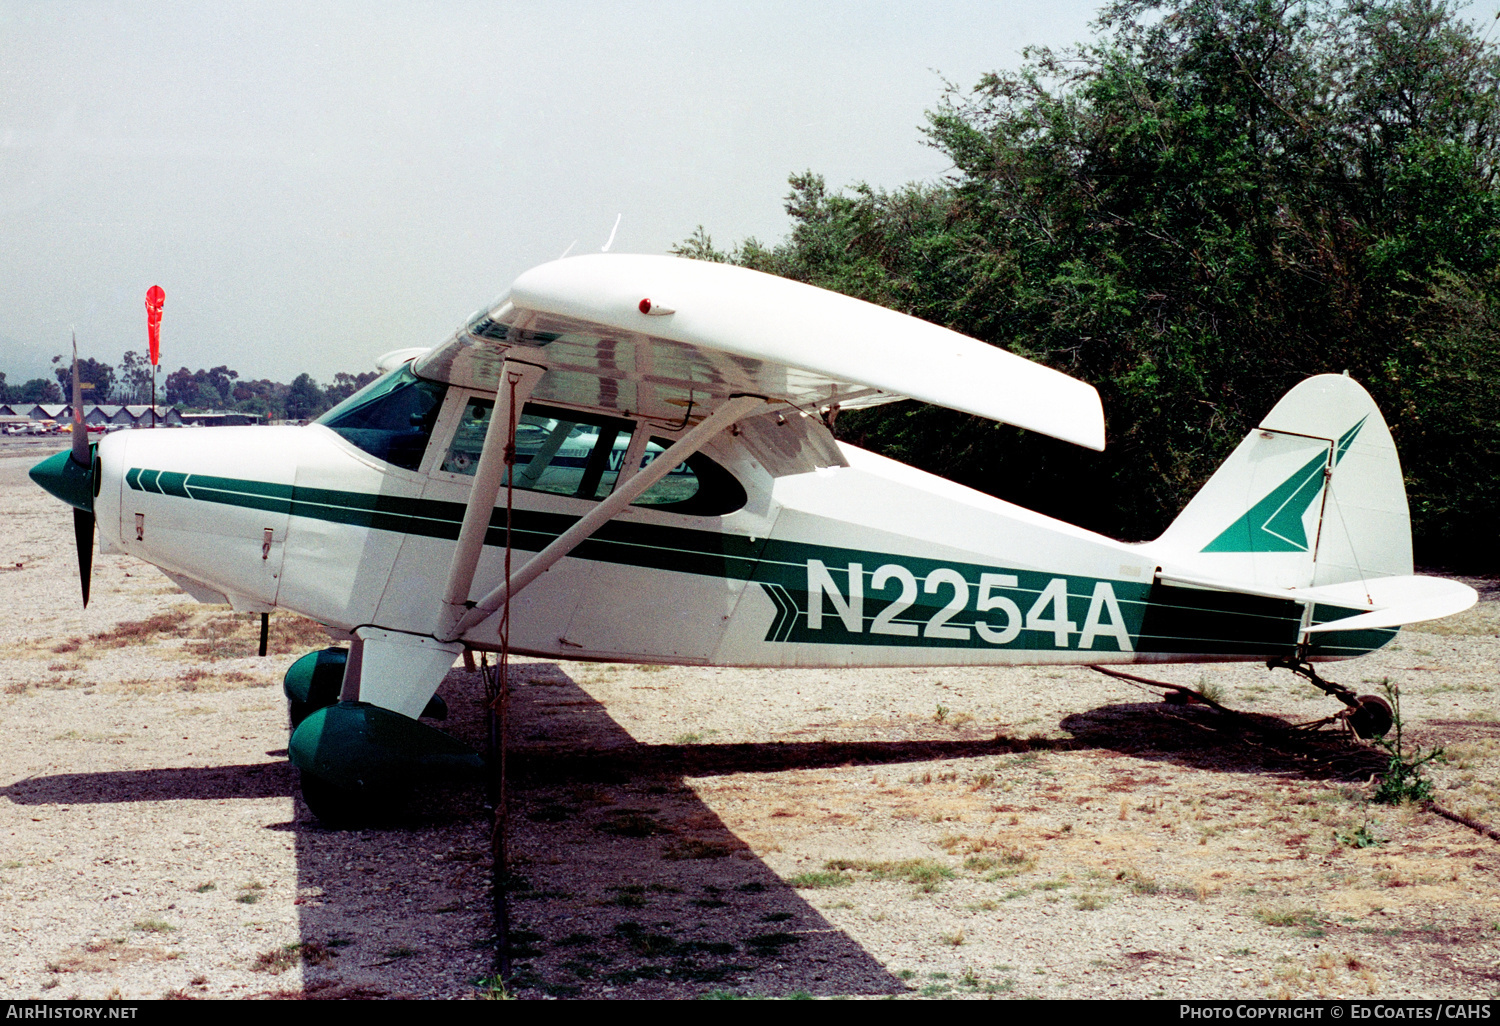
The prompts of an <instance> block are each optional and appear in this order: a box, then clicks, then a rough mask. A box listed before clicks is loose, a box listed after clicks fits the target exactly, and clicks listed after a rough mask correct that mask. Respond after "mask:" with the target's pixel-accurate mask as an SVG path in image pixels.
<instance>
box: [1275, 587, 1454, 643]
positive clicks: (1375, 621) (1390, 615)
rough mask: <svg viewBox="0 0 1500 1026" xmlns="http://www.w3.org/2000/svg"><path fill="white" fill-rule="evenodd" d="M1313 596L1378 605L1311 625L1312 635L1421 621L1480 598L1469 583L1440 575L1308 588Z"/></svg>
mask: <svg viewBox="0 0 1500 1026" xmlns="http://www.w3.org/2000/svg"><path fill="white" fill-rule="evenodd" d="M1314 596H1315V597H1316V599H1317V601H1319V602H1328V603H1332V604H1336V605H1341V606H1354V607H1355V608H1359V607H1365V608H1368V607H1370V606H1371V605H1373V606H1375V607H1376V608H1375V609H1373V610H1372V611H1371V612H1368V613H1360V614H1358V615H1357V616H1349V617H1345V618H1344V619H1342V620H1334V621H1331V622H1329V623H1320V624H1317V625H1316V626H1313V627H1309V628H1308V632H1309V633H1311V634H1319V633H1322V632H1324V631H1360V630H1372V629H1374V628H1376V627H1400V626H1402V625H1404V624H1408V623H1421V622H1422V621H1423V620H1436V619H1438V618H1440V617H1444V616H1452V615H1453V614H1454V613H1462V612H1463V611H1464V610H1465V609H1468V608H1469V607H1470V606H1472V605H1473V604H1474V603H1476V602H1478V601H1479V593H1478V592H1477V591H1475V590H1474V589H1473V588H1471V587H1469V586H1468V585H1467V584H1461V583H1459V582H1458V581H1448V580H1444V579H1443V578H1441V577H1381V578H1377V579H1375V580H1371V581H1367V582H1359V581H1350V582H1348V583H1346V584H1335V585H1328V586H1326V587H1322V588H1309V589H1307V591H1306V592H1305V593H1304V594H1303V598H1304V599H1306V598H1308V597H1314Z"/></svg>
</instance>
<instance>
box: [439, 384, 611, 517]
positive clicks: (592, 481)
mask: <svg viewBox="0 0 1500 1026" xmlns="http://www.w3.org/2000/svg"><path fill="white" fill-rule="evenodd" d="M494 409H495V403H494V401H493V400H491V399H480V398H478V397H471V398H470V399H469V402H468V405H467V406H465V407H464V413H463V417H462V419H461V420H460V421H459V426H458V430H457V431H456V432H455V433H454V436H453V441H452V443H450V444H449V446H448V452H447V454H446V455H445V456H444V457H443V463H442V467H441V469H443V470H445V471H447V472H448V473H450V474H473V473H474V471H475V468H476V467H477V466H478V464H479V454H480V453H481V452H482V451H483V449H484V436H485V434H486V433H487V432H488V431H489V427H490V416H491V414H492V413H493V412H494ZM634 428H635V424H634V423H633V422H631V421H628V420H620V419H619V418H616V417H605V416H601V415H598V414H587V413H578V412H576V411H573V410H558V409H553V408H551V407H547V406H539V405H536V404H531V403H528V404H527V405H526V406H525V407H523V408H522V410H521V416H520V417H519V418H518V419H517V421H516V470H515V474H516V482H515V486H516V487H517V488H524V489H526V490H528V491H533V492H551V493H552V494H553V495H571V496H573V497H575V498H579V499H602V498H604V497H605V496H606V495H608V494H609V492H610V489H612V488H614V486H615V479H616V478H618V477H619V474H620V462H621V460H620V457H623V455H624V452H625V447H626V446H628V445H629V444H630V435H631V432H632V431H633V430H634ZM616 450H618V455H617V454H616ZM502 487H503V481H502Z"/></svg>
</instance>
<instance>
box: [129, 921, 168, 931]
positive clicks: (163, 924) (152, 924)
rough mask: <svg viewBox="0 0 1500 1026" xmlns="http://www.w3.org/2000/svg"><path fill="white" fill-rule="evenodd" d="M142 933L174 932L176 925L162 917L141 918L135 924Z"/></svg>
mask: <svg viewBox="0 0 1500 1026" xmlns="http://www.w3.org/2000/svg"><path fill="white" fill-rule="evenodd" d="M135 928H136V929H137V930H139V931H141V932H142V933H176V932H177V927H175V926H173V925H172V924H171V923H169V922H167V921H166V920H164V919H142V920H140V921H139V922H137V923H136V924H135Z"/></svg>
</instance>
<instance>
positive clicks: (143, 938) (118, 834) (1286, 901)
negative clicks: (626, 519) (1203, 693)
mask: <svg viewBox="0 0 1500 1026" xmlns="http://www.w3.org/2000/svg"><path fill="white" fill-rule="evenodd" d="M37 458H38V455H37V454H35V453H30V452H28V453H26V454H25V455H24V456H13V457H12V458H5V450H4V449H3V448H0V514H3V516H4V518H5V523H6V525H7V530H6V532H5V536H4V539H3V542H0V545H3V548H0V573H3V574H4V576H0V582H3V583H4V584H6V585H8V588H7V589H6V592H5V594H6V596H7V599H8V601H6V602H5V603H4V604H3V605H0V644H3V645H4V646H5V649H4V650H5V654H6V661H5V674H4V680H3V682H0V683H3V693H0V719H3V723H4V727H5V731H6V740H7V744H6V745H5V747H4V749H3V750H0V838H3V844H0V995H3V996H4V997H6V998H20V997H71V996H75V995H76V996H80V997H87V998H94V997H106V996H110V995H119V996H123V997H127V998H150V997H161V996H164V995H170V996H183V997H220V998H222V997H314V998H317V997H323V998H327V997H397V996H416V997H443V998H469V997H476V996H481V995H483V994H485V993H487V992H486V991H484V990H482V989H481V988H479V987H477V986H476V985H475V981H477V980H480V979H481V978H483V977H485V976H487V975H488V974H489V972H490V958H491V956H490V952H489V951H488V950H487V948H486V941H487V938H489V937H490V936H491V934H492V932H493V928H492V925H491V923H490V919H489V896H488V886H489V880H490V875H489V840H488V829H489V813H488V811H487V810H486V807H485V805H484V800H485V799H484V794H483V792H482V790H480V789H478V788H477V787H476V788H468V789H464V788H457V789H447V790H436V789H430V790H421V791H418V792H416V793H414V794H413V795H411V796H410V798H409V800H408V801H407V803H406V806H405V808H404V810H402V811H400V812H398V813H394V814H393V817H392V819H391V821H390V822H389V823H387V824H385V825H384V826H383V827H382V828H381V829H371V830H364V831H353V832H337V831H328V830H324V829H322V828H321V827H319V826H318V825H317V823H316V821H315V820H314V819H313V817H312V816H311V814H310V813H309V812H308V811H307V809H306V807H305V806H304V805H302V804H301V802H300V800H299V799H298V798H297V797H296V780H295V774H294V773H293V772H292V771H291V770H290V769H289V768H288V766H287V763H286V759H285V746H286V736H287V735H286V712H285V706H284V702H283V699H282V696H281V692H280V688H279V686H278V685H279V681H280V677H281V674H282V672H283V671H284V669H285V667H286V665H288V664H289V663H290V661H291V660H292V659H293V658H295V656H296V655H298V654H300V653H302V652H304V651H308V650H310V649H312V648H317V647H321V646H322V645H323V644H325V643H326V642H325V641H324V640H323V636H322V634H321V632H320V630H319V629H318V628H317V627H316V625H314V624H311V623H309V622H308V621H305V620H302V619H300V618H297V617H292V616H281V615H277V616H274V617H273V618H272V628H273V630H272V649H273V654H272V655H271V656H270V657H268V658H266V659H259V658H256V657H255V656H254V654H253V646H254V643H255V628H256V624H255V621H254V619H253V618H250V617H239V616H236V615H235V614H233V613H232V612H230V611H229V610H228V609H226V608H224V607H216V606H202V605H198V604H196V603H193V602H191V600H189V599H188V598H187V596H185V595H183V594H182V593H181V592H179V591H178V590H177V589H176V588H175V587H174V586H172V585H171V583H170V582H168V581H167V580H166V579H165V578H163V577H162V576H161V575H160V574H159V573H157V572H156V571H154V570H153V569H151V568H150V567H147V566H145V565H143V564H140V563H138V562H135V561H133V560H129V559H125V558H122V557H109V556H106V557H99V558H98V559H97V560H96V566H95V571H94V586H93V595H94V597H93V601H92V602H91V604H90V607H89V609H88V610H87V611H83V610H81V609H79V606H78V582H77V571H76V564H75V561H74V556H73V552H72V537H71V530H70V523H71V521H70V519H69V517H68V515H67V511H66V509H64V508H62V507H60V506H59V505H58V504H57V503H56V502H54V501H53V500H51V499H50V498H49V497H47V496H46V495H44V494H43V493H42V492H41V491H40V490H39V489H36V488H35V487H33V486H32V485H31V484H30V483H29V482H28V481H27V480H26V478H25V471H26V469H27V468H29V466H30V465H31V464H32V463H34V462H35V461H36V459H37ZM1473 583H1475V584H1476V585H1477V586H1479V587H1481V588H1482V589H1483V590H1484V592H1485V595H1486V598H1485V601H1484V602H1483V603H1482V604H1481V605H1480V606H1479V607H1477V608H1476V609H1475V610H1472V611H1470V612H1469V613H1466V614H1464V615H1462V616H1460V617H1455V618H1452V619H1450V620H1446V621H1442V622H1439V623H1437V624H1432V625H1427V629H1426V630H1425V631H1420V632H1419V631H1415V630H1407V631H1404V632H1402V634H1401V635H1400V636H1399V637H1398V638H1397V640H1396V642H1395V643H1394V644H1393V645H1391V646H1388V647H1387V648H1386V649H1385V650H1383V651H1382V652H1380V653H1378V654H1376V655H1374V656H1370V657H1367V658H1365V659H1362V660H1359V661H1356V662H1350V663H1343V664H1335V665H1333V666H1331V667H1329V668H1328V671H1327V672H1328V675H1329V676H1331V677H1332V678H1333V679H1335V680H1339V681H1341V682H1344V683H1348V684H1351V685H1354V686H1359V687H1360V689H1361V690H1374V689H1375V686H1376V685H1377V684H1378V682H1379V681H1381V680H1383V679H1389V680H1390V681H1392V682H1394V683H1396V684H1398V685H1399V686H1400V688H1401V690H1402V695H1403V697H1404V706H1405V708H1404V711H1405V715H1406V719H1407V722H1408V730H1407V733H1406V740H1407V743H1408V744H1411V743H1417V744H1422V745H1433V744H1441V745H1444V746H1445V747H1446V748H1447V751H1448V757H1447V761H1445V762H1441V763H1436V764H1433V767H1432V769H1431V772H1430V774H1429V775H1430V777H1431V779H1432V780H1433V781H1434V783H1435V784H1436V786H1437V789H1438V796H1439V800H1440V801H1441V803H1442V804H1443V805H1444V806H1445V807H1447V808H1451V809H1453V810H1455V811H1458V812H1461V813H1463V814H1465V815H1469V816H1471V817H1474V818H1476V819H1479V820H1482V821H1484V822H1487V823H1489V824H1491V825H1500V786H1497V769H1500V718H1497V712H1500V701H1497V697H1500V691H1497V687H1500V668H1497V662H1500V639H1497V637H1496V635H1497V629H1500V589H1497V588H1496V586H1495V582H1490V581H1476V582H1473ZM515 670H516V673H515V677H516V681H517V683H516V686H515V688H514V697H513V700H512V705H511V729H510V737H511V741H512V745H511V752H512V755H511V765H512V769H513V772H512V778H511V780H512V782H511V791H510V796H511V810H512V815H511V829H510V835H509V836H510V846H511V851H512V855H513V859H512V861H513V866H512V872H513V874H514V875H513V879H512V881H511V887H510V899H511V909H512V912H511V918H512V924H513V931H512V958H513V961H514V963H515V966H516V976H515V978H514V980H513V981H512V985H511V988H510V989H511V992H512V993H514V994H517V995H519V996H522V997H541V996H556V997H567V996H575V995H576V996H613V997H668V996H671V997H691V996H698V995H703V994H708V993H715V992H718V993H734V994H746V995H751V994H764V995H786V994H796V993H806V994H811V995H815V996H824V995H905V996H910V997H919V996H944V997H957V996H979V997H982V996H1006V997H1064V996H1065V997H1153V996H1156V997H1223V998H1230V997H1247V998H1252V997H1293V996H1295V997H1308V996H1311V997H1325V996H1326V997H1332V996H1364V995H1370V994H1374V995H1379V996H1382V997H1441V998H1478V997H1496V996H1500V968H1497V966H1500V957H1497V954H1500V880H1497V870H1500V844H1497V843H1496V842H1494V841H1491V840H1488V839H1486V838H1484V837H1482V836H1481V835H1479V834H1477V833H1475V832H1473V831H1471V830H1468V829H1466V828H1464V827H1461V826H1458V825H1455V824H1453V823H1451V822H1449V821H1447V820H1444V819H1442V818H1440V817H1437V816H1435V815H1432V814H1430V813H1427V812H1423V811H1421V810H1419V809H1417V808H1414V807H1410V806H1407V807H1390V806H1378V805H1371V804H1369V803H1368V801H1367V797H1368V795H1369V793H1370V792H1371V786H1370V783H1369V782H1370V779H1371V777H1372V776H1373V775H1374V774H1375V773H1376V772H1378V771H1379V770H1380V769H1381V768H1382V767H1383V765H1384V756H1383V754H1382V753H1380V752H1378V751H1376V750H1372V749H1370V748H1368V747H1365V746H1361V745H1359V744H1357V743H1354V742H1352V741H1350V740H1348V739H1347V738H1345V737H1343V736H1341V735H1338V734H1333V733H1324V734H1321V735H1318V736H1315V737H1311V738H1302V739H1298V738H1288V737H1287V736H1286V735H1285V733H1284V732H1282V731H1280V730H1278V729H1276V728H1277V726H1278V724H1280V723H1282V722H1300V721H1305V720H1312V719H1315V718H1318V717H1320V716H1323V715H1326V714H1328V713H1329V712H1331V711H1333V708H1334V704H1333V703H1332V702H1331V701H1330V700H1328V699H1326V698H1324V697H1322V696H1321V694H1319V693H1318V692H1316V691H1314V690H1313V689H1312V688H1311V687H1310V686H1308V685H1306V684H1304V683H1301V682H1300V681H1297V680H1295V679H1294V678H1292V677H1291V675H1289V674H1287V673H1286V672H1285V671H1276V672H1274V673H1273V672H1268V671H1266V670H1265V669H1263V668H1261V667H1258V666H1254V665H1250V666H1238V665H1213V666H1195V665H1181V666H1170V667H1161V668H1155V669H1152V670H1150V671H1147V672H1148V675H1152V676H1157V677H1160V678H1163V679H1167V680H1172V681H1176V682H1179V683H1184V684H1188V685H1192V686H1200V687H1201V686H1204V685H1207V686H1208V687H1210V688H1213V689H1216V691H1217V692H1218V694H1219V695H1220V696H1221V698H1220V700H1221V701H1222V702H1223V703H1224V704H1227V705H1230V706H1233V707H1235V708H1238V709H1243V710H1246V711H1248V712H1250V713H1252V714H1256V715H1255V716H1254V717H1252V718H1250V719H1249V720H1247V721H1243V722H1241V723H1239V724H1231V723H1230V722H1229V721H1228V720H1227V719H1226V718H1225V717H1223V716H1221V715H1220V714H1217V713H1214V712H1212V711H1210V710H1207V709H1205V708H1204V707H1201V706H1186V707H1184V706H1175V705H1168V704H1166V703H1164V702H1161V701H1159V700H1157V699H1156V697H1155V695H1154V693H1153V694H1147V693H1145V692H1144V691H1142V690H1140V689H1137V688H1135V687H1132V686H1131V685H1128V684H1125V683H1123V682H1120V681H1116V680H1111V679H1108V678H1105V677H1103V676H1101V675H1099V674H1096V673H1093V672H1091V671H1089V670H1086V669H1082V668H1057V667H1038V668H1020V669H1012V670H966V669H952V670H949V669H931V670H915V671H914V670H877V671H851V672H830V671H817V670H803V671H780V672H766V671H742V670H724V669H696V668H681V667H654V666H636V667H631V666H619V665H610V664H584V663H556V662H544V661H537V660H517V661H516V663H515ZM440 693H441V694H443V695H444V696H445V697H446V698H447V700H448V702H449V704H450V706H451V708H452V710H453V715H452V717H451V718H450V720H449V722H448V724H447V725H446V729H449V730H451V731H453V732H454V733H455V734H457V735H459V736H460V737H463V738H465V739H466V740H469V741H470V742H471V743H475V744H476V745H477V744H480V743H482V737H483V722H482V715H481V713H482V688H481V685H480V681H479V680H478V677H477V675H475V674H472V673H468V672H465V671H464V670H463V669H462V668H456V669H455V670H454V671H453V672H452V673H451V674H450V675H449V677H448V679H447V680H446V681H445V683H444V685H443V687H442V690H441V692H440Z"/></svg>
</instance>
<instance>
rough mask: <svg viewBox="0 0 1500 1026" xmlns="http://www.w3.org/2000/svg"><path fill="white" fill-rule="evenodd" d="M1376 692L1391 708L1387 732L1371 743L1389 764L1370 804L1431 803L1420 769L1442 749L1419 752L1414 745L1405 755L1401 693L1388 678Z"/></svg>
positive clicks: (1429, 784)
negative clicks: (1384, 753) (1379, 750)
mask: <svg viewBox="0 0 1500 1026" xmlns="http://www.w3.org/2000/svg"><path fill="white" fill-rule="evenodd" d="M1380 688H1381V690H1382V691H1383V692H1384V693H1385V697H1386V701H1388V702H1390V704H1391V731H1390V733H1388V734H1386V736H1385V737H1379V738H1376V739H1375V743H1376V744H1378V745H1379V746H1380V747H1381V748H1384V749H1385V750H1386V753H1387V754H1388V755H1389V756H1390V761H1389V762H1388V763H1387V764H1386V770H1385V775H1384V776H1383V777H1381V778H1380V783H1379V784H1377V785H1376V786H1375V793H1374V795H1372V796H1371V798H1370V800H1371V801H1373V802H1378V803H1380V804H1382V805H1400V804H1402V803H1403V802H1427V801H1431V800H1432V781H1430V780H1428V779H1427V778H1426V777H1425V776H1423V775H1422V767H1423V766H1425V765H1427V764H1428V763H1429V762H1432V761H1434V760H1435V759H1441V758H1442V757H1443V754H1444V751H1443V748H1442V747H1441V746H1438V747H1435V748H1430V749H1427V750H1426V751H1423V749H1422V747H1421V746H1420V745H1414V746H1413V747H1412V750H1411V751H1410V752H1408V751H1407V749H1406V746H1405V739H1404V738H1403V727H1404V726H1405V724H1404V723H1403V722H1402V717H1401V689H1400V688H1399V687H1397V686H1396V685H1394V684H1392V683H1391V681H1390V678H1386V679H1384V680H1382V681H1381V682H1380Z"/></svg>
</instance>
